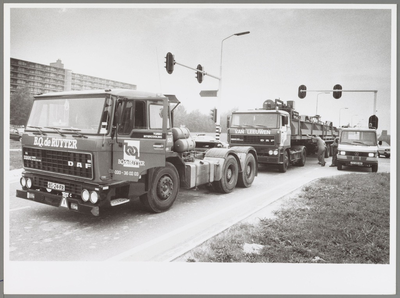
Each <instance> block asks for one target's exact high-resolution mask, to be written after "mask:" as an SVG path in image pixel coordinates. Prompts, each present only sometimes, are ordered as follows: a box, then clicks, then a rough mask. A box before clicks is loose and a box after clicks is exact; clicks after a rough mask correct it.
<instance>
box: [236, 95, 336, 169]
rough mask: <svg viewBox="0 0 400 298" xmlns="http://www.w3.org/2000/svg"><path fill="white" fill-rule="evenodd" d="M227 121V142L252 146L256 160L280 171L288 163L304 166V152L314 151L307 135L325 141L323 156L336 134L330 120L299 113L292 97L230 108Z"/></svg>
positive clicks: (314, 148) (313, 143)
mask: <svg viewBox="0 0 400 298" xmlns="http://www.w3.org/2000/svg"><path fill="white" fill-rule="evenodd" d="M228 122H229V123H228V143H229V145H230V146H252V147H254V148H255V149H256V151H257V155H258V162H259V163H260V164H267V165H276V166H277V167H278V168H279V170H280V171H281V172H286V170H287V168H288V166H289V165H296V166H304V164H305V163H306V158H307V154H311V153H314V152H315V151H316V142H315V141H313V139H312V137H311V136H313V135H314V136H319V137H321V138H322V139H323V140H324V141H325V143H326V145H327V150H326V151H325V157H328V156H329V154H330V151H331V149H330V145H331V144H332V143H333V141H334V139H335V137H337V136H338V130H337V128H336V127H334V126H333V123H332V122H330V121H326V122H322V121H321V119H320V117H319V116H318V115H316V116H306V115H300V114H299V113H298V112H297V111H296V110H295V107H294V101H288V102H287V103H284V102H283V101H282V100H279V99H276V100H275V101H273V100H270V99H268V100H266V101H265V102H264V103H263V108H261V109H256V110H247V111H236V112H233V113H232V115H231V117H230V120H229V121H228Z"/></svg>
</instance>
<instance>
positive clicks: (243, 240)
mask: <svg viewBox="0 0 400 298" xmlns="http://www.w3.org/2000/svg"><path fill="white" fill-rule="evenodd" d="M274 213H275V217H273V218H263V219H261V220H260V221H259V223H256V224H250V223H239V224H237V225H235V226H233V227H231V228H229V229H228V230H226V231H224V232H223V233H221V234H219V235H217V236H216V237H214V238H212V239H210V240H208V241H206V242H205V243H203V244H202V245H201V246H199V247H197V248H195V249H193V250H192V251H190V252H188V253H187V254H185V255H184V256H182V257H181V258H179V259H180V260H183V261H186V262H250V263H346V264H388V263H389V248H390V243H389V224H390V216H389V215H390V174H389V173H369V174H346V175H340V176H336V177H330V178H322V179H319V180H318V181H316V182H313V183H311V184H308V185H306V186H304V187H303V189H302V190H301V192H300V193H299V194H298V196H296V197H293V198H292V197H291V198H289V199H288V201H287V202H286V204H284V205H283V206H282V208H281V209H280V210H277V211H275V212H274ZM246 246H247V247H256V248H257V249H258V250H253V251H252V250H244V247H246Z"/></svg>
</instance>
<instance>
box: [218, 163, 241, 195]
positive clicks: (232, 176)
mask: <svg viewBox="0 0 400 298" xmlns="http://www.w3.org/2000/svg"><path fill="white" fill-rule="evenodd" d="M238 173H239V167H238V163H237V161H236V158H234V157H233V156H232V155H229V156H228V158H227V159H226V160H225V163H224V168H223V169H222V178H221V180H219V181H214V182H213V186H214V188H215V190H216V191H218V192H220V193H229V192H231V191H232V190H233V189H234V188H235V186H236V183H237V180H238Z"/></svg>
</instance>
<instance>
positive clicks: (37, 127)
mask: <svg viewBox="0 0 400 298" xmlns="http://www.w3.org/2000/svg"><path fill="white" fill-rule="evenodd" d="M28 127H31V128H36V129H37V130H38V131H39V133H40V134H41V135H42V136H45V135H46V134H45V133H44V132H43V131H42V128H43V127H40V126H32V125H28Z"/></svg>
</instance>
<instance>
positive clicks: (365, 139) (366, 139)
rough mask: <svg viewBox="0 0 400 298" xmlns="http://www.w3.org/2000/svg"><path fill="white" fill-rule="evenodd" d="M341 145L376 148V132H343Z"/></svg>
mask: <svg viewBox="0 0 400 298" xmlns="http://www.w3.org/2000/svg"><path fill="white" fill-rule="evenodd" d="M340 143H341V144H350V145H366V146H376V145H377V141H376V133H375V131H342V134H341V138H340Z"/></svg>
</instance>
